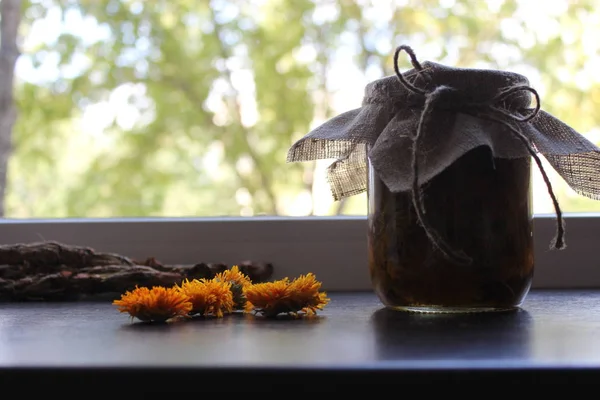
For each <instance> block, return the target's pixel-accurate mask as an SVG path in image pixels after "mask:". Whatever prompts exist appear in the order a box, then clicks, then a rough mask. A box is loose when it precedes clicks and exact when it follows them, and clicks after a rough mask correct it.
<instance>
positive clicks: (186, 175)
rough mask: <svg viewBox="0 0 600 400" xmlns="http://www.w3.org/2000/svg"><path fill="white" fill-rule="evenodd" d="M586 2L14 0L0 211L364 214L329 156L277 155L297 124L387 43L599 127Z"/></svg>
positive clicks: (359, 76) (342, 91) (356, 95)
mask: <svg viewBox="0 0 600 400" xmlns="http://www.w3.org/2000/svg"><path fill="white" fill-rule="evenodd" d="M7 1H8V0H7ZM594 5H597V2H595V1H594V0H581V1H577V2H573V1H568V0H552V1H549V0H546V1H544V2H535V1H529V0H489V1H481V0H439V1H438V0H435V1H434V0H395V1H393V0H382V1H378V0H212V1H208V0H203V1H193V0H169V1H166V0H154V1H151V2H144V1H131V0H63V1H57V0H30V1H25V2H24V4H23V8H22V10H23V11H22V20H21V24H20V29H19V31H18V37H17V38H16V43H17V44H18V46H19V50H20V51H21V53H22V54H21V55H20V57H19V58H18V60H17V62H16V67H15V81H14V100H15V105H16V107H17V111H18V112H17V118H16V122H15V125H14V127H13V129H12V145H11V146H9V145H8V144H7V143H8V142H7V141H1V142H0V166H4V165H7V167H6V168H4V167H3V168H0V182H2V181H4V180H6V184H5V185H0V186H2V187H4V189H5V190H4V192H3V193H2V194H1V195H2V198H3V199H4V202H3V204H2V207H1V211H2V213H3V215H4V216H5V217H9V218H47V217H51V218H67V217H144V216H168V217H181V216H248V217H250V216H257V215H286V216H308V215H364V214H365V213H366V197H365V195H364V194H363V195H358V196H355V197H352V198H349V199H347V200H346V201H343V202H333V201H332V198H331V195H330V192H329V188H328V186H327V181H326V175H325V169H326V167H327V165H328V164H329V162H330V161H328V160H323V161H319V162H315V163H293V164H289V163H286V155H287V154H286V153H287V149H288V148H289V146H290V145H291V144H292V143H293V142H294V141H295V140H297V139H299V138H300V137H302V136H303V135H305V134H306V133H307V132H308V131H310V129H311V128H313V127H315V126H317V125H319V124H320V123H322V122H323V121H325V120H326V119H328V118H331V117H332V116H334V115H337V114H338V113H341V112H343V111H347V110H350V109H352V108H356V107H359V106H360V103H361V101H362V96H363V90H364V86H365V85H366V84H367V83H368V82H370V81H372V80H375V79H379V78H381V77H383V76H385V75H390V74H392V73H393V69H392V53H393V49H394V48H395V46H397V45H400V44H409V45H410V46H411V47H413V48H414V49H415V51H416V52H417V54H418V56H419V58H420V59H421V60H431V61H436V62H440V63H445V64H449V65H455V66H462V67H478V68H497V69H506V70H510V71H514V72H519V73H522V74H524V75H526V76H527V77H528V78H529V79H530V83H531V86H533V87H534V88H536V89H537V90H538V92H539V93H540V95H541V98H542V108H543V109H544V110H546V111H548V112H550V113H552V114H554V115H555V116H557V117H558V118H560V119H562V120H563V121H565V122H566V123H568V124H569V125H571V126H572V127H574V128H575V129H576V130H577V131H579V132H581V133H582V134H584V135H585V136H586V137H587V138H589V139H590V140H592V141H593V142H599V141H600V112H599V111H598V110H600V106H599V105H600V78H599V75H598V73H597V71H598V70H599V69H600V55H599V54H600V41H598V39H597V38H598V37H600V23H598V22H599V21H600V9H598V7H594ZM3 39H4V38H3ZM3 42H4V40H3ZM401 67H402V68H408V67H409V65H408V62H407V61H406V60H402V64H401ZM1 79H5V78H1ZM0 87H2V83H0ZM3 129H4V128H3ZM2 157H4V159H2ZM7 160H8V162H7V164H6V161H7ZM546 168H547V172H548V173H549V175H550V177H551V179H552V183H553V186H554V190H555V192H556V194H557V196H558V199H559V202H560V204H561V206H562V208H563V210H564V211H566V212H592V211H600V202H597V201H594V200H590V199H586V198H583V197H581V196H579V195H577V194H575V193H574V192H573V191H572V190H571V189H570V188H569V187H568V186H567V185H566V184H565V183H564V181H563V180H562V179H561V178H560V177H559V176H558V175H557V174H556V173H555V172H554V171H553V170H552V168H551V167H550V166H548V165H547V164H546ZM533 187H534V211H535V212H537V213H551V212H553V208H552V203H551V201H550V198H549V196H548V194H547V191H546V187H545V185H544V183H543V181H542V180H541V179H540V176H539V173H538V172H537V171H535V170H534V172H533Z"/></svg>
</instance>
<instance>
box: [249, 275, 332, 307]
mask: <svg viewBox="0 0 600 400" xmlns="http://www.w3.org/2000/svg"><path fill="white" fill-rule="evenodd" d="M320 288H321V283H320V282H318V281H317V280H316V278H315V275H314V274H311V273H309V274H307V275H301V276H299V277H298V278H296V279H294V280H293V281H291V282H290V280H289V279H288V278H284V279H281V280H278V281H274V282H265V283H257V284H254V285H251V286H248V287H247V288H245V289H244V294H245V295H246V299H247V300H248V303H247V304H246V311H252V310H254V311H256V312H257V313H260V314H263V315H264V316H267V317H274V316H276V315H278V314H281V313H287V314H292V315H297V314H298V313H299V312H302V313H304V314H307V315H314V314H316V313H317V310H322V309H323V307H324V306H325V305H326V304H327V303H328V302H329V299H328V298H327V294H326V293H325V292H319V289H320Z"/></svg>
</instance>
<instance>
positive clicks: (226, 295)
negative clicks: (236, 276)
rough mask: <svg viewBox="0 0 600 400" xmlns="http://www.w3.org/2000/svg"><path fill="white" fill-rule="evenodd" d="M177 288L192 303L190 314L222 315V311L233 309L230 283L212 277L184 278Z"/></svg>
mask: <svg viewBox="0 0 600 400" xmlns="http://www.w3.org/2000/svg"><path fill="white" fill-rule="evenodd" d="M176 288H177V290H178V291H179V292H181V293H183V294H185V295H186V296H188V297H189V299H190V302H191V303H192V310H191V311H190V314H199V315H203V316H207V315H211V314H212V315H214V316H216V317H219V318H221V317H223V314H224V313H230V312H232V311H233V294H232V293H231V283H230V282H223V281H217V280H214V279H210V280H208V279H194V280H192V281H190V280H186V281H184V282H183V283H182V284H181V286H176Z"/></svg>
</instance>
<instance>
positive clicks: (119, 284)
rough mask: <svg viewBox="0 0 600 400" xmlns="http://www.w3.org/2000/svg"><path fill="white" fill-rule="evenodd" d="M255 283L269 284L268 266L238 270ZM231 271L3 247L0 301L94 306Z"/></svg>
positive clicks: (77, 250) (47, 245)
mask: <svg viewBox="0 0 600 400" xmlns="http://www.w3.org/2000/svg"><path fill="white" fill-rule="evenodd" d="M237 265H238V266H239V267H240V270H241V271H242V272H244V273H245V274H247V275H248V276H249V277H250V279H251V280H252V281H253V282H262V281H265V280H267V279H269V278H270V277H271V275H272V273H273V266H272V265H271V264H270V263H265V262H251V261H243V262H240V263H239V264H237ZM227 268H229V266H228V265H226V264H223V263H204V262H201V263H197V264H194V265H167V264H162V263H161V262H159V261H158V260H156V259H155V258H153V257H149V258H147V259H146V260H143V261H136V260H133V259H131V258H128V257H125V256H122V255H119V254H112V253H100V252H96V251H95V250H94V249H91V248H89V247H81V246H69V245H65V244H62V243H57V242H52V241H47V242H39V243H27V244H13V245H4V246H0V300H2V301H28V300H54V301H65V300H82V299H85V300H93V299H96V298H98V299H105V298H113V297H116V296H117V295H120V294H121V293H123V292H125V291H126V290H130V289H133V288H134V287H135V286H136V285H137V286H155V285H162V286H171V285H173V284H175V283H180V282H181V281H182V280H184V279H195V278H212V277H214V276H215V274H217V273H218V272H222V271H224V270H226V269H227Z"/></svg>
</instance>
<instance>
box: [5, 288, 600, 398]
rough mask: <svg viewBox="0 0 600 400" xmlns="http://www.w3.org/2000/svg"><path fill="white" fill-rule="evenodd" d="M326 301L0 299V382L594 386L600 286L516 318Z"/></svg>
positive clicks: (555, 294)
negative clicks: (238, 303)
mask: <svg viewBox="0 0 600 400" xmlns="http://www.w3.org/2000/svg"><path fill="white" fill-rule="evenodd" d="M330 297H331V302H330V304H329V305H328V306H327V307H326V308H325V310H324V311H323V312H322V313H321V314H320V315H321V317H320V318H316V319H306V320H302V319H300V320H277V321H272V320H263V319H261V318H256V317H252V316H248V315H246V316H243V315H231V316H226V317H225V318H223V319H210V320H202V321H187V322H183V323H175V324H171V325H166V326H143V325H140V324H139V323H137V324H136V323H131V322H130V320H129V318H128V316H126V315H124V314H119V313H118V312H117V311H116V308H115V307H114V306H112V305H111V304H110V303H58V304H57V303H19V304H16V303H11V304H3V305H2V306H1V307H2V308H1V312H0V315H1V318H0V382H2V384H3V388H4V389H5V390H6V389H8V388H9V387H11V386H12V385H19V386H20V387H21V389H20V390H22V389H23V388H25V389H26V388H27V387H31V385H30V384H29V383H30V382H38V383H39V384H40V385H47V386H46V387H48V388H50V387H56V388H60V390H66V391H67V392H68V390H69V389H72V390H81V386H82V385H87V384H91V385H94V386H93V387H95V388H96V389H94V390H101V389H102V388H105V389H110V388H113V387H114V388H115V390H117V389H118V388H119V387H121V386H123V387H128V388H130V389H134V390H135V389H142V388H146V389H148V390H161V389H164V390H168V391H178V390H185V389H189V390H197V391H207V390H210V389H215V390H216V389H218V390H220V391H227V390H228V389H234V390H235V389H238V390H256V389H260V388H261V387H265V388H268V387H270V386H271V385H274V384H282V385H285V384H290V385H295V386H296V387H298V385H300V386H302V388H303V389H307V388H309V387H313V388H315V390H326V389H332V388H337V389H338V390H344V389H346V390H351V388H352V387H353V386H354V384H366V383H378V384H379V383H381V384H383V383H394V384H398V383H403V382H405V383H433V382H451V381H460V382H462V381H465V380H476V382H478V383H481V382H485V381H489V382H491V381H497V382H498V383H507V382H552V383H557V382H595V381H600V290H570V291H560V290H533V291H532V292H531V293H530V294H529V296H528V298H527V300H526V302H525V303H524V305H523V307H522V309H521V310H519V311H517V312H513V313H503V314H500V313H498V314H470V315H442V314H437V315H432V314H408V313H402V312H395V311H389V310H385V309H383V308H382V306H381V304H380V303H379V301H378V299H377V298H376V297H375V295H374V294H372V293H330ZM211 382H212V383H211ZM218 382H223V383H226V382H230V383H229V384H227V385H225V386H223V385H222V384H221V383H218ZM22 385H25V386H22ZM28 385H29V386H28ZM36 385H37V384H36ZM36 385H34V386H36ZM290 387H292V386H290Z"/></svg>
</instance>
